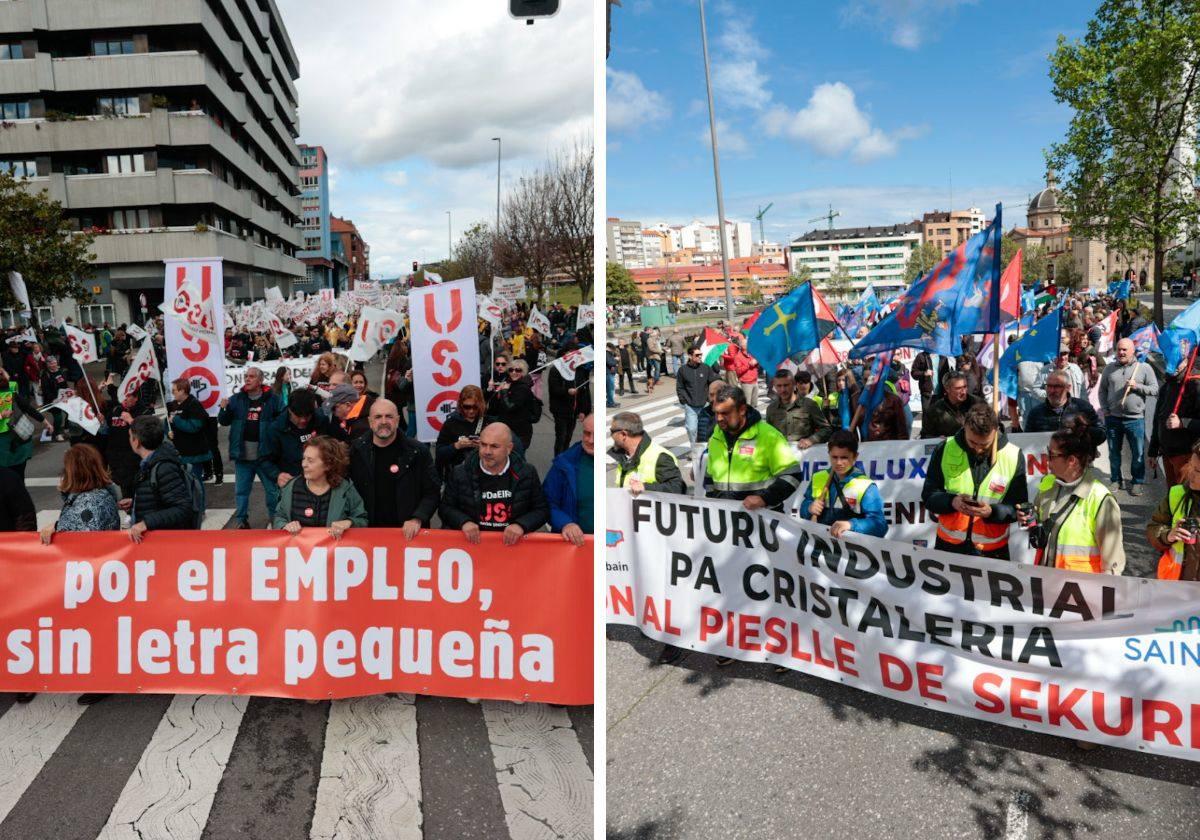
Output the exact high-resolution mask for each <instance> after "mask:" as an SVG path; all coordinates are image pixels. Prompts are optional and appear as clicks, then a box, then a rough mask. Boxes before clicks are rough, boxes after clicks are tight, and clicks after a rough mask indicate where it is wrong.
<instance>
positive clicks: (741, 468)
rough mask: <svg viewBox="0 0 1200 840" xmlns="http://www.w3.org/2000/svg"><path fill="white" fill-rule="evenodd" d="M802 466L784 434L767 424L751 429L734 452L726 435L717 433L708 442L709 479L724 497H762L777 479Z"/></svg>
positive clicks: (745, 432)
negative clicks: (732, 494) (744, 495)
mask: <svg viewBox="0 0 1200 840" xmlns="http://www.w3.org/2000/svg"><path fill="white" fill-rule="evenodd" d="M798 463H799V461H797V459H796V453H795V452H793V451H792V447H791V444H789V443H788V442H787V438H785V437H784V436H783V433H782V432H780V431H779V430H778V429H776V428H775V427H774V426H772V425H771V424H770V423H768V422H767V421H765V420H759V421H758V422H757V423H755V424H754V425H752V426H747V427H746V428H745V429H743V430H742V433H741V434H740V435H738V439H737V440H736V441H735V442H734V444H733V448H732V449H730V448H729V444H728V443H727V442H726V440H725V433H724V432H723V431H721V430H720V429H715V430H714V431H713V435H712V437H711V438H709V439H708V475H709V478H711V479H712V481H713V489H715V490H717V491H720V492H724V493H744V494H746V495H747V496H751V495H754V494H757V493H761V492H762V491H764V490H766V489H767V488H768V487H770V486H771V485H772V484H774V483H775V477H776V476H777V475H779V474H780V473H781V472H783V471H784V470H785V469H787V468H789V467H794V466H796V465H797V464H798Z"/></svg>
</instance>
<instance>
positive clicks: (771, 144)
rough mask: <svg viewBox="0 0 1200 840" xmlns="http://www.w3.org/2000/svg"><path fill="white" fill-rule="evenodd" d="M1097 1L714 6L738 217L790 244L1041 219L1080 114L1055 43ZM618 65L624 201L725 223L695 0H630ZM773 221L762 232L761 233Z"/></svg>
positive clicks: (612, 185) (611, 103)
mask: <svg viewBox="0 0 1200 840" xmlns="http://www.w3.org/2000/svg"><path fill="white" fill-rule="evenodd" d="M1095 6H1096V4H1095V2H1093V0H1088V2H1081V0H1050V2H1047V0H1041V2H1030V1H1029V0H1005V2H994V1H993V0H987V2H984V1H983V0H980V2H972V0H831V2H813V0H758V1H757V2H747V1H746V0H742V1H741V2H732V0H708V2H707V3H706V11H707V23H708V38H709V56H710V59H711V61H712V65H713V74H714V86H715V90H714V96H715V100H716V111H717V118H718V131H719V133H718V146H719V148H720V152H721V176H722V177H721V180H722V182H723V185H724V194H725V213H726V217H727V218H730V219H735V220H751V221H752V220H753V215H754V213H755V212H756V211H757V208H758V207H759V206H760V205H766V204H767V203H768V202H772V201H773V202H774V203H775V206H774V207H773V208H772V209H771V211H770V212H769V213H768V214H767V216H766V235H767V238H768V239H769V240H773V241H787V240H788V239H790V238H792V237H794V236H797V235H799V234H801V233H804V232H805V231H808V230H811V229H812V228H814V227H818V226H824V225H825V224H826V223H825V222H818V223H811V222H809V221H808V220H809V219H810V218H812V217H815V216H818V215H821V214H823V213H825V212H826V210H827V208H828V206H829V205H830V204H832V205H833V208H834V210H837V211H840V213H841V216H840V217H839V218H837V219H836V220H835V221H834V224H835V226H852V225H867V224H891V223H894V222H902V221H909V220H911V219H913V218H914V217H917V216H919V214H920V213H922V212H924V211H928V210H933V209H942V210H945V209H950V204H951V201H953V207H954V209H962V208H965V207H969V206H976V207H980V208H983V210H984V212H985V213H986V214H987V216H988V217H989V218H990V217H991V215H992V211H993V208H994V205H995V204H996V202H997V201H1000V202H1003V203H1004V205H1005V211H1004V227H1005V229H1006V230H1007V229H1010V228H1011V227H1012V226H1013V225H1014V224H1021V223H1023V222H1024V218H1025V202H1026V197H1027V196H1028V195H1029V194H1031V193H1033V192H1036V191H1037V190H1038V189H1040V188H1041V186H1042V184H1043V179H1044V174H1045V162H1044V158H1043V150H1044V149H1045V148H1046V147H1047V146H1048V145H1049V144H1050V143H1051V142H1054V141H1056V140H1058V139H1060V138H1061V136H1062V135H1063V133H1064V130H1065V128H1066V125H1067V122H1068V120H1069V116H1070V114H1069V110H1068V109H1067V108H1065V107H1064V106H1060V105H1058V104H1057V103H1055V101H1054V99H1053V97H1052V95H1051V92H1050V80H1049V76H1048V75H1047V68H1048V62H1047V59H1046V56H1047V55H1048V54H1049V53H1050V52H1051V51H1052V50H1053V48H1054V45H1055V42H1056V39H1057V37H1058V36H1059V34H1063V35H1066V36H1067V37H1068V38H1078V37H1081V36H1082V35H1083V33H1084V32H1085V31H1086V27H1087V23H1088V20H1089V19H1090V17H1091V15H1092V13H1093V11H1094V10H1095ZM613 17H614V21H613V34H612V56H611V58H610V59H609V62H608V67H607V89H608V95H607V112H608V131H607V138H608V139H607V143H608V153H607V162H608V163H607V165H608V172H607V190H606V195H607V214H608V215H609V216H618V217H621V218H626V219H638V220H640V221H642V222H643V223H647V224H649V223H652V222H656V221H671V222H687V221H690V220H691V219H692V218H701V219H706V220H715V219H716V198H715V193H714V189H713V179H712V157H711V153H710V150H709V143H708V133H707V132H708V112H707V107H706V104H705V89H704V67H703V58H702V54H701V49H700V24H699V18H698V14H697V5H696V2H695V0H624V8H623V9H615V10H614V13H613ZM757 235H758V231H757V224H756V229H755V237H756V238H757Z"/></svg>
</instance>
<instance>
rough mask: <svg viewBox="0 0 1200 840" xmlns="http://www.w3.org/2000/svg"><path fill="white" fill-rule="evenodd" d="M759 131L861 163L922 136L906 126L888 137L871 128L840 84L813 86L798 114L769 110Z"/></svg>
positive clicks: (919, 132)
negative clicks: (905, 141) (763, 130)
mask: <svg viewBox="0 0 1200 840" xmlns="http://www.w3.org/2000/svg"><path fill="white" fill-rule="evenodd" d="M763 128H764V129H765V130H766V132H767V133H768V134H770V135H772V136H775V137H786V138H788V139H790V140H794V141H797V142H801V143H805V144H807V145H809V146H811V147H812V148H813V150H814V151H816V152H817V153H818V154H821V155H824V156H826V157H838V156H840V155H843V154H845V153H846V152H850V153H851V155H852V156H853V157H854V159H855V160H858V161H862V162H869V161H873V160H878V159H879V158H882V157H890V156H891V155H894V154H895V153H896V151H897V149H898V147H899V143H900V141H902V140H908V139H912V138H913V137H916V136H919V135H920V134H921V133H924V129H922V128H919V127H914V126H907V127H904V128H901V129H898V130H897V131H895V132H892V133H891V134H888V133H887V132H885V131H884V130H883V129H881V128H878V127H876V126H872V125H871V119H870V117H868V116H867V114H865V113H864V112H863V111H862V110H861V109H860V108H859V107H858V102H857V101H856V99H855V96H854V91H853V90H851V89H850V87H849V85H847V84H845V83H844V82H832V83H830V82H827V83H824V84H820V85H817V87H816V88H815V89H814V90H813V93H812V96H811V97H809V100H808V104H807V105H805V106H804V107H803V108H801V109H800V110H799V111H790V110H789V109H787V108H785V107H783V106H779V107H776V108H772V109H771V110H770V111H768V112H767V113H766V114H765V115H764V117H763Z"/></svg>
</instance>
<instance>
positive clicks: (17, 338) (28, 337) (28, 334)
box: [4, 327, 38, 344]
mask: <svg viewBox="0 0 1200 840" xmlns="http://www.w3.org/2000/svg"><path fill="white" fill-rule="evenodd" d="M37 340H38V339H37V333H35V332H34V331H33V327H26V328H25V329H24V330H22V331H21V332H19V333H17V334H16V335H10V336H9V337H8V338H6V339H4V343H5V344H19V343H21V342H22V341H28V342H29V343H30V344H37Z"/></svg>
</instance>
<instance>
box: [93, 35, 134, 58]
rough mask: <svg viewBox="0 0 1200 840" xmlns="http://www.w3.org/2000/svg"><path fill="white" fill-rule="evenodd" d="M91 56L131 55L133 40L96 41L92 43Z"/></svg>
mask: <svg viewBox="0 0 1200 840" xmlns="http://www.w3.org/2000/svg"><path fill="white" fill-rule="evenodd" d="M92 55H133V39H132V38H117V39H112V40H110V39H107V38H105V39H97V40H95V41H92Z"/></svg>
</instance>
